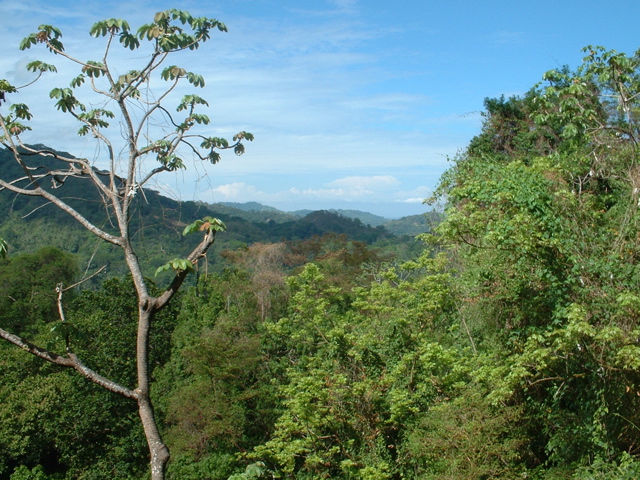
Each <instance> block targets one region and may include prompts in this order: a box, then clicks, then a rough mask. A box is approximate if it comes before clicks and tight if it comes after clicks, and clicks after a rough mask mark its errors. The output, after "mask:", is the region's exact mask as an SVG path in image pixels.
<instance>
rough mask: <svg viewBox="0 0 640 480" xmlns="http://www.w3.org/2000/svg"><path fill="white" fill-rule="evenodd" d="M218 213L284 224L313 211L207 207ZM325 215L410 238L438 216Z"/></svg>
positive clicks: (223, 204) (255, 205)
mask: <svg viewBox="0 0 640 480" xmlns="http://www.w3.org/2000/svg"><path fill="white" fill-rule="evenodd" d="M210 206H211V207H212V208H215V209H217V210H219V211H221V212H225V213H229V214H233V215H236V216H239V217H241V218H244V219H245V220H249V221H252V222H271V221H273V222H277V223H284V222H289V221H293V220H295V219H297V218H304V217H307V216H308V215H310V214H311V213H314V212H316V210H294V211H292V212H283V211H282V210H278V209H277V208H275V207H270V206H268V205H263V204H262V203H258V202H246V203H236V202H221V203H214V204H211V205H210ZM324 211H325V212H331V213H334V214H337V215H341V216H343V217H346V218H351V219H356V220H360V222H362V223H363V224H364V225H369V226H371V227H381V226H382V227H384V228H385V229H386V230H387V231H388V232H390V233H392V234H394V235H398V236H401V235H410V236H415V235H419V234H421V233H426V232H428V231H430V228H431V227H432V226H433V225H434V224H437V223H438V221H439V217H440V215H439V214H438V213H436V212H428V213H426V214H424V215H411V216H408V217H402V218H399V219H397V220H389V219H388V218H385V217H381V216H379V215H374V214H372V213H368V212H363V211H360V210H343V209H333V208H332V209H327V210H324Z"/></svg>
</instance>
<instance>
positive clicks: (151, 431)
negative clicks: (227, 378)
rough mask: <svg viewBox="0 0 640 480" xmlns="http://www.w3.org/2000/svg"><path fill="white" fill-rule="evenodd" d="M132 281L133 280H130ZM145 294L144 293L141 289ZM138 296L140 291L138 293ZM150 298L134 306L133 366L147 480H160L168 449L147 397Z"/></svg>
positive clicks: (151, 316) (162, 479)
mask: <svg viewBox="0 0 640 480" xmlns="http://www.w3.org/2000/svg"><path fill="white" fill-rule="evenodd" d="M134 281H135V279H134ZM145 293H146V292H145ZM138 296H139V297H140V290H139V293H138ZM151 303H152V302H151V301H150V299H148V298H147V299H142V300H141V301H140V305H139V307H138V338H137V345H136V348H137V364H138V365H137V366H138V388H137V391H138V395H139V396H138V413H139V414H140V419H141V420H142V426H143V428H144V435H145V437H146V439H147V445H149V453H150V455H151V459H150V462H151V480H164V470H165V465H166V464H167V461H168V460H169V448H168V447H167V446H166V445H165V443H164V441H163V440H162V436H161V435H160V431H159V430H158V424H157V423H156V419H155V416H154V414H153V405H152V403H151V398H150V393H149V391H150V383H151V382H150V380H151V378H150V374H149V331H150V329H151V321H152V319H153V313H154V310H155V309H154V306H152V305H151Z"/></svg>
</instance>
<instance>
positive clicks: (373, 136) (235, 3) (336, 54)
mask: <svg viewBox="0 0 640 480" xmlns="http://www.w3.org/2000/svg"><path fill="white" fill-rule="evenodd" d="M166 8H180V9H183V10H188V11H189V12H191V13H192V14H194V15H205V16H208V17H214V18H218V19H219V20H221V21H223V22H225V23H226V25H227V26H228V27H229V32H228V33H225V34H222V33H220V34H218V33H216V34H214V35H213V38H212V40H211V41H210V42H207V43H206V44H204V45H203V46H202V47H201V48H200V49H199V50H198V51H197V53H196V54H189V55H187V56H186V57H185V58H184V59H182V60H181V59H180V58H176V60H174V62H172V63H178V64H180V65H184V66H185V67H186V68H187V69H188V70H193V71H195V72H197V73H200V74H202V75H203V76H204V77H205V79H206V81H207V85H206V87H205V89H204V91H203V92H198V93H199V94H200V95H201V96H203V97H205V98H206V99H207V100H209V103H210V105H211V108H210V109H209V111H207V113H208V114H209V116H210V117H211V119H212V124H213V125H212V130H213V133H214V134H215V135H226V136H231V135H233V134H234V133H235V132H237V131H239V130H247V131H250V132H252V133H254V135H255V136H256V140H255V141H254V142H253V143H250V144H248V145H247V153H246V154H245V155H244V156H242V157H236V156H234V155H233V154H231V153H228V154H226V155H224V156H223V160H222V162H221V163H219V164H218V165H215V166H208V167H206V168H205V166H204V165H202V164H200V165H194V166H193V167H192V168H190V169H189V170H188V171H186V172H180V173H178V174H171V175H166V176H164V177H161V178H159V180H158V183H157V184H156V185H154V186H153V188H156V189H158V190H161V191H163V192H164V193H166V194H167V195H170V196H173V197H177V198H180V199H183V200H192V199H199V200H204V201H207V202H216V201H236V202H246V201H258V202H261V203H265V204H268V205H272V206H275V207H278V208H281V209H283V210H296V209H302V208H305V209H306V208H309V209H321V208H325V209H326V208H353V209H359V210H365V211H369V212H372V213H376V214H379V215H383V216H386V217H388V218H397V217H400V216H404V215H411V214H417V213H422V212H425V211H426V210H427V209H428V207H427V206H425V205H423V204H422V199H424V198H425V197H427V196H429V193H430V191H431V190H432V189H433V188H435V186H436V185H437V182H438V178H439V177H440V175H441V174H442V172H443V171H444V170H445V169H446V168H447V166H448V161H447V158H450V157H452V156H454V155H455V154H456V152H457V151H459V150H461V149H463V148H464V147H465V146H466V144H467V143H468V141H469V140H470V139H471V138H472V137H473V136H474V135H475V134H477V133H478V132H479V130H480V126H481V116H480V112H481V110H482V104H483V100H484V98H485V97H497V96H500V95H503V94H504V95H506V96H510V95H518V94H522V93H524V92H526V91H527V90H528V89H529V88H531V87H532V86H533V85H534V84H535V83H536V82H538V81H539V80H540V78H541V76H542V74H543V73H544V72H545V71H547V70H549V69H552V68H556V67H561V66H562V65H565V64H567V65H569V66H571V67H576V66H578V65H579V63H580V60H581V58H582V56H583V55H582V52H581V51H580V50H581V48H582V47H584V46H586V45H589V44H594V45H603V46H605V47H607V48H610V49H615V50H618V51H623V52H627V53H629V54H632V53H633V52H634V51H635V50H637V49H638V48H639V47H640V38H638V35H637V19H638V18H640V2H635V1H629V0H625V1H620V0H609V1H607V2H606V3H605V2H603V1H593V0H582V1H574V0H555V1H547V0H543V1H527V2H525V1H519V0H508V1H506V0H504V1H503V0H493V1H482V0H476V1H461V0H457V1H456V0H448V1H426V0H423V1H417V0H411V1H409V0H395V1H393V2H390V1H388V0H387V1H378V0H368V1H364V0H361V1H358V0H333V1H328V0H313V1H311V0H309V1H302V0H298V1H288V0H286V1H276V0H220V1H202V0H200V1H173V2H171V1H164V0H161V1H154V2H148V1H139V0H136V1H128V2H122V1H111V0H105V1H100V2H95V1H83V0H77V1H75V2H69V1H57V2H55V3H54V2H50V1H46V2H45V1H40V0H35V1H32V0H22V1H20V2H18V1H3V0H0V11H2V19H1V20H0V41H1V44H2V50H3V52H2V56H1V57H0V78H7V79H8V80H10V81H11V82H12V83H15V84H21V82H22V81H23V80H26V79H28V76H26V75H25V74H24V72H23V68H24V65H25V64H26V63H27V62H28V61H31V60H34V59H42V60H44V61H47V62H50V63H55V64H56V65H57V66H58V68H59V70H60V72H59V74H58V75H51V76H49V77H48V78H47V79H45V80H44V81H43V82H41V84H40V87H36V88H31V89H30V90H29V91H27V90H24V91H21V93H20V94H19V95H20V99H19V100H18V98H17V96H16V98H15V99H13V98H12V99H11V100H12V101H21V102H25V103H29V104H30V105H33V106H34V113H36V120H35V121H34V124H33V127H34V132H33V135H32V137H30V138H29V139H28V140H30V141H33V142H34V143H35V142H38V143H45V144H48V145H51V146H52V147H55V148H59V149H63V150H67V151H69V152H71V153H73V154H75V155H78V156H85V157H90V158H95V160H96V165H98V166H99V165H100V161H101V158H102V155H101V153H102V152H100V151H99V150H97V149H96V147H95V144H94V143H93V142H92V141H91V139H86V138H79V137H77V136H76V135H75V131H76V129H77V127H74V126H72V125H71V124H68V123H66V122H65V120H64V119H63V118H61V117H60V116H58V115H57V114H55V113H54V112H52V109H51V108H50V105H51V104H52V101H50V100H49V98H48V95H47V92H48V91H49V89H50V88H53V87H54V86H66V85H67V84H68V78H71V76H75V75H76V74H77V72H76V71H72V70H69V71H68V72H67V70H65V67H64V66H65V62H62V61H61V59H59V58H52V57H51V56H50V55H48V54H47V53H46V51H45V50H44V49H42V48H32V49H31V50H28V51H26V52H20V51H19V50H18V48H17V45H18V43H19V41H20V40H21V39H22V38H23V37H24V36H26V35H27V34H29V33H31V32H33V31H35V30H36V28H37V26H38V25H40V24H41V23H47V24H53V25H56V26H59V27H60V28H61V29H62V31H63V40H64V41H65V45H66V48H67V51H68V52H69V53H72V54H77V56H79V57H80V58H82V59H84V60H87V59H98V57H99V51H100V50H99V48H100V46H101V42H100V41H98V40H95V39H91V38H90V37H89V35H88V30H89V28H90V26H91V25H92V24H93V23H94V22H95V21H97V20H101V19H104V18H110V17H117V18H124V19H126V20H128V21H129V23H130V24H131V25H132V27H135V28H137V26H139V25H140V24H142V23H146V22H149V21H150V20H151V19H152V17H153V14H154V13H155V12H156V11H159V10H162V9H166ZM67 73H68V74H67ZM43 89H44V95H43ZM115 133H116V135H118V133H117V130H116V131H115ZM25 140H27V139H25Z"/></svg>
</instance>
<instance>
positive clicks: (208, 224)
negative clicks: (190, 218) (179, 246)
mask: <svg viewBox="0 0 640 480" xmlns="http://www.w3.org/2000/svg"><path fill="white" fill-rule="evenodd" d="M205 230H206V231H209V232H210V231H216V232H224V231H226V230H227V226H226V225H225V224H224V222H223V221H222V220H220V219H219V218H214V217H204V218H203V219H202V220H196V221H195V222H193V223H191V224H189V225H187V226H186V227H185V228H184V230H183V231H182V235H189V234H190V233H195V232H202V231H205Z"/></svg>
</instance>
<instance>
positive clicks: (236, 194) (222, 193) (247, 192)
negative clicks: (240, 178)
mask: <svg viewBox="0 0 640 480" xmlns="http://www.w3.org/2000/svg"><path fill="white" fill-rule="evenodd" d="M208 193H209V194H211V195H212V196H213V199H214V201H215V202H246V201H249V200H256V199H261V198H263V197H264V196H265V193H264V192H261V191H259V190H258V189H257V188H256V187H254V186H253V185H247V184H246V183H243V182H235V183H228V184H226V185H219V186H217V187H215V188H212V189H211V190H209V192H208Z"/></svg>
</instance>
